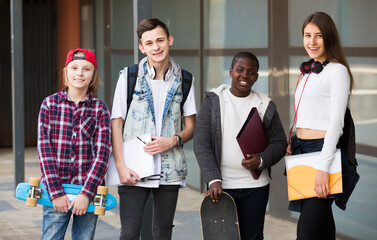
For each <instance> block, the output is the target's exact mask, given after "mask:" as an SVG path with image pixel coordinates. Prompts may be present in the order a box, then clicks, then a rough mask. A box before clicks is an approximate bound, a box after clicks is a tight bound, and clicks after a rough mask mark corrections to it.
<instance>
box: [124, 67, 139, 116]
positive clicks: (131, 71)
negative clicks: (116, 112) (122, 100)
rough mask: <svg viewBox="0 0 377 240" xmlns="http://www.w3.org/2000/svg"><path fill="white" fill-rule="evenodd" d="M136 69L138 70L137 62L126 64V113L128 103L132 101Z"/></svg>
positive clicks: (128, 107) (128, 106)
mask: <svg viewBox="0 0 377 240" xmlns="http://www.w3.org/2000/svg"><path fill="white" fill-rule="evenodd" d="M138 70H139V65H138V64H132V65H130V66H128V68H127V113H128V110H129V109H130V105H131V102H132V95H133V94H134V90H135V86H136V79H137V73H138ZM126 115H127V114H126Z"/></svg>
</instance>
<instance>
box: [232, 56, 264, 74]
mask: <svg viewBox="0 0 377 240" xmlns="http://www.w3.org/2000/svg"><path fill="white" fill-rule="evenodd" d="M240 58H248V59H251V60H253V61H254V62H255V65H257V71H258V70H259V60H258V58H257V57H256V56H255V55H254V54H252V53H251V52H239V53H237V54H236V55H235V56H234V57H233V60H232V65H231V66H230V68H233V67H234V64H236V63H237V61H238V59H240Z"/></svg>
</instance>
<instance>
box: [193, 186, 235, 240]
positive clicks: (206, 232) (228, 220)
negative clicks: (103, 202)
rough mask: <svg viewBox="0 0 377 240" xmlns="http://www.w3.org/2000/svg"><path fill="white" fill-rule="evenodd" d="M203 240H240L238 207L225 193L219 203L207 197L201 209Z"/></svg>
mask: <svg viewBox="0 0 377 240" xmlns="http://www.w3.org/2000/svg"><path fill="white" fill-rule="evenodd" d="M200 223H201V225H202V234H203V240H233V239H237V240H240V239H241V237H240V230H239V224H238V216H237V207H236V204H235V202H234V200H233V198H232V197H231V196H230V195H229V194H228V193H226V192H223V193H222V195H221V198H220V200H219V202H212V199H211V197H210V196H209V195H208V196H206V197H205V198H204V199H203V201H202V205H201V207H200Z"/></svg>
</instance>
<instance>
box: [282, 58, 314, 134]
mask: <svg viewBox="0 0 377 240" xmlns="http://www.w3.org/2000/svg"><path fill="white" fill-rule="evenodd" d="M308 60H309V57H308V56H291V57H289V116H290V118H289V129H290V127H291V126H292V122H293V118H294V116H295V114H294V109H293V94H294V92H295V88H296V84H297V80H298V77H299V76H300V68H299V67H300V65H301V63H302V62H304V61H308ZM287 137H288V136H287Z"/></svg>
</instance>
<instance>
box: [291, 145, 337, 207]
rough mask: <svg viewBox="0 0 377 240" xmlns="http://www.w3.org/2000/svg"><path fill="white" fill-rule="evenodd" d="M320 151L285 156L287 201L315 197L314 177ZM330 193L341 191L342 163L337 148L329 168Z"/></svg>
mask: <svg viewBox="0 0 377 240" xmlns="http://www.w3.org/2000/svg"><path fill="white" fill-rule="evenodd" d="M320 154H321V152H314V153H305V154H299V155H292V156H286V157H285V166H286V169H287V183H288V198H289V201H292V200H298V199H304V198H311V197H316V196H317V195H316V193H315V191H314V179H315V175H316V174H317V168H318V167H317V166H318V158H319V156H320ZM329 174H330V175H329V187H330V194H336V193H342V191H343V186H342V164H341V154H340V150H339V149H338V150H337V151H336V153H335V158H334V160H333V162H332V163H331V165H330V168H329Z"/></svg>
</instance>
